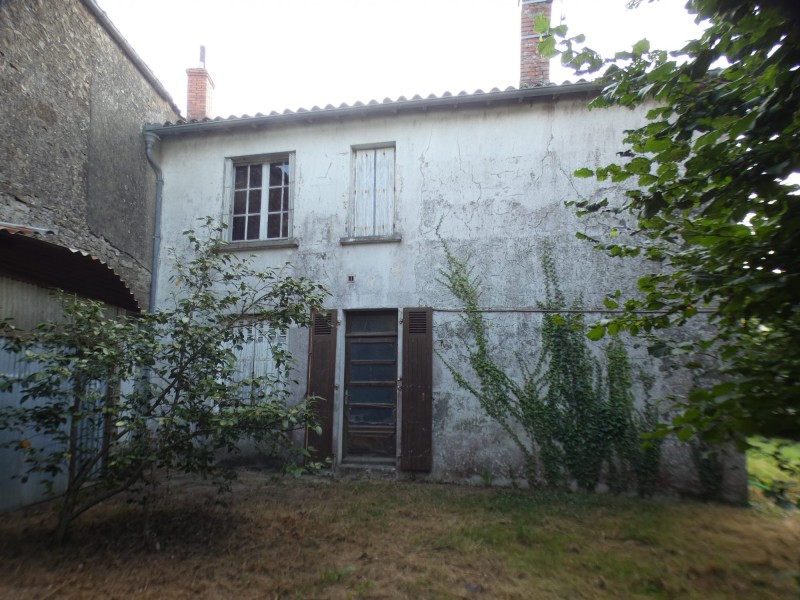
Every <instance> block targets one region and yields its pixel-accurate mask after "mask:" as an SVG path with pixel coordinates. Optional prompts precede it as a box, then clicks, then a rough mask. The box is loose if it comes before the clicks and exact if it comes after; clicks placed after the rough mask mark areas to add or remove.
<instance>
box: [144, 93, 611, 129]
mask: <svg viewBox="0 0 800 600" xmlns="http://www.w3.org/2000/svg"><path fill="white" fill-rule="evenodd" d="M601 89H602V86H601V85H600V84H598V83H595V82H586V81H581V82H577V83H565V84H562V85H542V86H536V87H531V88H523V89H517V88H507V89H506V90H503V91H500V90H492V91H490V92H484V91H482V90H477V91H476V92H474V93H472V94H468V93H467V92H460V93H459V94H456V95H454V94H451V93H450V92H445V93H444V94H442V95H441V96H436V95H434V94H431V95H429V96H428V97H426V98H423V97H422V96H419V95H417V96H414V97H413V98H411V99H410V100H409V99H407V98H405V97H404V96H400V97H399V98H398V99H397V100H394V101H392V100H390V99H389V98H386V99H384V100H383V102H378V101H376V100H373V101H370V102H369V103H368V104H364V103H362V102H356V103H355V104H353V105H348V104H341V105H339V106H338V107H334V106H332V105H330V104H329V105H327V106H326V107H325V108H319V107H317V106H315V107H313V108H312V109H310V110H307V109H298V110H297V111H291V110H285V111H283V112H282V113H278V112H275V111H273V112H271V113H270V114H268V115H263V114H260V113H258V114H256V115H255V116H250V115H243V116H241V117H235V116H231V117H228V118H227V119H225V118H222V117H216V118H215V119H204V120H202V121H190V122H185V121H182V122H178V123H164V124H149V125H145V126H144V131H149V132H152V133H155V134H157V135H159V136H162V137H163V136H170V135H186V134H192V133H210V132H214V131H226V130H231V129H239V128H253V127H261V126H269V125H278V124H284V123H292V122H297V121H304V122H311V121H313V120H325V119H345V118H359V117H366V116H379V115H382V114H387V115H396V114H398V113H400V112H413V111H421V112H427V111H428V109H431V108H442V109H446V108H449V109H458V108H459V107H462V106H470V105H484V106H489V105H491V104H494V103H512V102H514V101H516V102H520V103H521V102H524V101H527V100H530V101H533V100H535V99H544V98H548V97H549V98H552V97H556V96H567V95H578V94H587V93H589V94H595V93H598V92H599V91H600V90H601Z"/></svg>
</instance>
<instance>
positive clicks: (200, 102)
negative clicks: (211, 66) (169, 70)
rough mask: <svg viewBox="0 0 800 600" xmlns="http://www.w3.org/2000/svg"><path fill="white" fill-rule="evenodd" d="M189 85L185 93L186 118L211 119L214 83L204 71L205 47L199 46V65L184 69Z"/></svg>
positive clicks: (191, 119)
mask: <svg viewBox="0 0 800 600" xmlns="http://www.w3.org/2000/svg"><path fill="white" fill-rule="evenodd" d="M186 75H188V79H189V83H188V86H187V92H186V116H187V118H188V119H189V120H190V121H193V120H198V121H202V120H203V119H206V118H209V117H211V93H212V92H213V91H214V82H213V81H211V76H210V75H209V74H208V71H206V47H205V46H200V64H199V66H198V67H196V68H194V69H186Z"/></svg>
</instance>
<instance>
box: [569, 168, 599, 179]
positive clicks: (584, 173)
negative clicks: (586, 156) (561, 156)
mask: <svg viewBox="0 0 800 600" xmlns="http://www.w3.org/2000/svg"><path fill="white" fill-rule="evenodd" d="M573 175H575V177H581V178H586V177H592V176H593V175H594V171H592V170H591V169H588V168H586V167H583V168H580V169H577V170H576V171H575V172H574V173H573Z"/></svg>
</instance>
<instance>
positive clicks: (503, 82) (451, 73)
mask: <svg viewBox="0 0 800 600" xmlns="http://www.w3.org/2000/svg"><path fill="white" fill-rule="evenodd" d="M97 3H98V4H99V5H100V7H101V8H102V9H103V10H105V11H106V13H107V14H108V16H109V17H110V18H111V20H112V21H113V23H114V24H115V25H116V27H117V28H118V29H119V30H120V31H121V32H122V34H123V36H125V38H126V39H127V40H128V41H129V42H130V44H131V45H132V46H133V48H134V49H135V50H136V51H137V53H138V54H139V55H140V56H141V57H142V58H143V59H144V61H145V62H146V63H147V65H148V66H149V67H150V68H151V69H152V71H153V72H154V73H155V75H156V77H158V79H159V80H160V81H161V82H162V83H163V84H164V86H165V87H166V88H167V90H168V91H169V92H170V94H171V95H172V97H173V99H174V100H175V102H176V104H177V105H178V106H179V107H180V109H181V111H182V112H183V113H184V114H185V106H186V98H185V96H186V69H187V68H188V67H193V66H197V63H198V60H199V47H200V45H201V44H203V45H205V46H206V65H207V68H208V70H209V73H210V74H211V77H212V79H213V80H214V83H215V85H216V90H215V92H214V100H213V110H214V113H215V115H222V116H229V115H237V116H239V115H243V114H254V113H256V112H263V113H266V112H269V111H270V110H278V111H282V110H284V109H286V108H290V109H292V110H295V109H297V108H299V107H305V108H311V107H312V106H314V105H319V106H325V105H326V104H333V105H339V104H340V103H342V102H347V103H350V104H352V103H353V102H355V101H358V100H360V101H362V102H365V103H366V102H368V101H369V100H371V99H377V100H379V101H380V100H383V99H384V98H386V97H389V98H392V99H395V98H397V97H398V96H401V95H404V96H406V97H409V98H410V97H411V96H413V95H414V94H420V95H422V96H427V95H428V94H431V93H434V94H437V95H440V94H442V93H443V92H445V91H450V92H451V93H458V92H460V91H462V90H466V91H468V92H473V91H475V90H476V89H483V90H484V91H488V90H490V89H491V88H493V87H499V88H500V89H504V88H506V87H508V86H515V87H516V86H517V85H518V84H519V36H520V33H519V14H520V8H519V3H518V0H225V1H221V0H97ZM625 3H626V0H554V2H553V18H552V21H553V23H554V24H557V23H558V22H560V21H562V20H563V22H564V23H566V24H567V25H568V27H569V29H570V34H577V33H584V34H586V36H587V43H588V45H589V46H591V47H592V48H595V49H597V50H599V51H601V52H603V53H609V54H610V53H613V52H614V51H615V50H620V49H625V48H627V47H630V46H631V45H632V44H633V43H634V42H636V41H637V40H639V39H641V38H643V37H647V38H648V39H650V40H651V42H653V46H654V47H656V46H657V47H669V48H675V47H677V46H678V45H679V44H681V43H682V42H683V41H685V40H687V39H691V38H692V37H696V35H697V28H696V26H695V25H694V23H693V20H692V17H691V16H690V15H688V14H687V13H686V11H685V10H684V9H683V5H684V4H685V0H658V1H657V2H655V3H653V4H643V5H642V6H641V7H640V8H638V9H636V10H627V9H626V8H625ZM567 78H569V73H568V72H566V71H564V70H562V69H561V67H560V65H558V64H557V61H554V62H553V66H552V70H551V79H552V80H553V81H556V82H561V81H563V80H565V79H567Z"/></svg>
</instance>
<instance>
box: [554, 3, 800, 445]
mask: <svg viewBox="0 0 800 600" xmlns="http://www.w3.org/2000/svg"><path fill="white" fill-rule="evenodd" d="M687 8H688V9H689V10H690V11H691V12H693V13H696V14H697V19H698V21H703V22H704V23H705V24H706V25H707V28H706V29H705V31H704V33H703V34H702V36H701V37H700V38H699V39H697V40H693V41H691V42H689V43H688V44H686V45H685V46H684V47H683V48H681V49H680V50H677V51H674V52H667V51H663V50H651V49H650V47H649V44H648V42H647V41H646V40H642V41H640V42H638V43H637V44H635V45H634V47H633V49H632V50H631V51H630V52H621V53H618V54H617V55H616V56H615V57H614V58H613V59H608V60H604V59H602V58H601V57H599V56H598V55H597V54H596V53H594V52H593V51H591V50H588V49H584V48H582V47H581V42H582V41H583V40H582V38H581V37H580V36H579V37H575V38H566V37H565V34H566V31H565V28H563V27H561V28H555V29H553V30H551V31H552V32H553V33H554V34H555V37H559V36H560V39H561V42H560V45H558V49H559V50H560V51H561V53H562V60H563V61H564V62H565V63H568V64H571V65H572V66H574V67H575V68H576V69H577V71H578V72H579V73H582V74H585V73H592V72H601V77H600V79H599V81H600V82H602V84H603V86H604V88H603V91H602V93H601V94H600V95H599V96H598V97H597V98H596V99H595V100H594V101H593V102H592V106H594V107H608V106H623V107H630V108H634V107H643V108H645V109H646V110H647V123H646V124H645V125H644V126H642V127H639V128H638V129H633V130H630V131H627V132H626V135H625V138H624V141H625V142H626V143H627V144H628V145H629V150H628V151H626V152H625V156H624V157H623V158H621V159H620V160H619V161H617V162H616V163H614V164H609V165H606V166H603V167H600V168H597V169H594V170H592V169H588V168H583V169H579V170H578V171H577V172H576V175H577V176H579V177H592V176H594V177H596V178H597V179H598V180H599V181H608V180H610V181H612V182H627V184H626V185H627V186H628V187H627V189H628V191H627V192H626V194H625V202H624V203H622V204H621V205H619V204H614V203H609V202H608V201H607V200H602V201H600V202H596V203H589V202H580V203H578V206H579V208H580V210H581V212H582V213H583V214H585V213H599V214H611V213H613V214H619V213H629V214H630V215H632V216H633V217H634V219H633V220H634V221H635V223H636V226H635V227H634V228H631V230H629V231H619V232H618V231H617V230H612V231H610V235H609V237H608V238H607V239H595V238H590V239H592V241H594V242H595V243H596V245H597V247H598V248H601V249H603V250H605V251H606V252H608V253H609V254H610V255H612V256H620V257H625V256H643V257H645V258H646V259H648V260H649V261H651V263H652V264H653V269H652V272H650V273H649V274H647V275H645V276H643V277H642V278H641V279H639V282H638V283H639V289H640V291H641V292H642V294H641V295H640V296H639V297H636V298H630V299H625V300H624V301H623V300H621V299H620V295H619V293H616V294H610V295H609V298H608V299H607V306H608V307H609V308H611V309H617V308H621V309H622V310H623V311H624V312H623V315H622V316H620V317H619V318H617V319H613V320H609V321H601V322H599V323H597V324H596V325H595V326H594V327H593V328H592V330H591V332H590V334H591V335H592V337H600V336H602V335H603V334H604V333H605V332H606V331H608V330H609V329H611V330H613V331H616V330H620V329H627V330H629V331H631V332H633V333H641V332H644V333H652V332H655V331H657V330H664V329H667V328H670V327H673V326H676V325H683V324H685V323H686V322H687V321H690V320H694V321H697V320H698V319H697V315H698V314H701V313H706V315H707V316H708V318H709V320H710V321H711V323H712V324H713V325H714V327H715V330H714V331H715V333H714V334H713V336H712V337H710V338H709V339H705V340H702V341H699V342H697V343H695V344H679V345H675V344H672V345H668V344H665V343H663V341H662V343H659V344H656V345H654V346H653V347H652V351H653V352H654V353H660V354H670V353H671V354H676V353H686V352H693V353H694V356H695V357H697V356H700V355H701V354H702V353H711V354H714V355H715V356H716V357H718V358H721V359H722V362H721V364H722V365H724V366H723V368H722V371H721V373H719V372H718V373H716V375H717V378H716V381H719V382H721V383H717V384H716V385H709V386H707V387H705V388H702V389H696V390H694V391H693V392H692V393H691V394H690V396H689V398H688V401H687V404H686V407H685V410H684V411H683V413H682V414H681V415H679V416H678V417H676V418H675V420H674V421H673V422H672V426H671V429H672V430H674V431H677V432H678V434H679V436H680V437H682V438H684V439H685V438H688V437H690V436H691V435H693V434H694V433H700V434H701V435H702V436H703V437H704V438H706V439H708V440H712V441H713V440H720V439H725V438H727V437H729V436H730V435H731V434H733V436H734V437H737V438H738V439H742V436H743V435H753V434H762V435H765V436H770V437H773V436H779V437H784V438H791V439H795V440H798V439H800V376H799V375H798V374H799V373H800V279H799V273H800V203H798V193H799V192H800V188H798V185H797V179H796V178H797V176H798V172H800V143H798V138H799V137H800V29H799V28H798V23H800V21H799V20H798V19H797V17H798V12H800V8H798V5H797V4H796V3H795V2H793V1H791V2H790V1H781V0H761V1H759V2H739V1H733V0H690V1H689V2H688V4H687ZM539 25H540V26H541V28H543V27H544V25H545V24H539ZM556 48H557V44H556V40H555V38H551V39H550V40H548V43H547V46H546V49H548V50H550V51H552V52H555V51H556ZM579 236H582V237H588V236H585V235H583V234H579ZM687 364H688V365H689V366H690V367H699V366H700V365H701V364H702V361H699V360H696V359H692V360H690V361H688V363H687ZM717 364H720V363H717Z"/></svg>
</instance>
